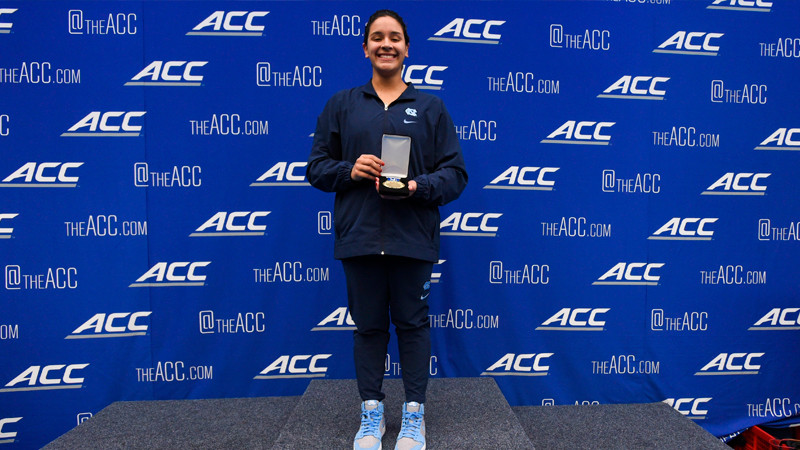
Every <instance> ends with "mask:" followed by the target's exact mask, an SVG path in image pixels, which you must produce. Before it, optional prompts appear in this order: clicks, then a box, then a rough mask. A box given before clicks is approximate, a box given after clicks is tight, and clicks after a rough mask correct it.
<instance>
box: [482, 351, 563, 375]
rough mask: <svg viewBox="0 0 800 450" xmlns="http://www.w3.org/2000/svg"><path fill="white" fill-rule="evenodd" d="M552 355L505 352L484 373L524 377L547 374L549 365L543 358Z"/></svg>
mask: <svg viewBox="0 0 800 450" xmlns="http://www.w3.org/2000/svg"><path fill="white" fill-rule="evenodd" d="M551 356H553V353H520V354H519V355H515V354H514V353H506V355H505V356H503V357H502V358H500V359H499V360H497V362H496V363H494V364H492V365H491V366H489V368H487V369H486V370H485V371H484V372H483V373H482V374H481V376H484V375H516V376H524V377H536V376H547V374H548V372H547V371H548V370H550V366H546V365H544V364H543V362H544V360H545V359H547V358H549V357H551Z"/></svg>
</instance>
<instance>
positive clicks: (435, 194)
mask: <svg viewBox="0 0 800 450" xmlns="http://www.w3.org/2000/svg"><path fill="white" fill-rule="evenodd" d="M435 145H436V148H435V149H434V154H435V155H436V165H435V168H434V171H433V172H431V173H428V174H423V175H419V176H416V177H414V181H416V182H417V191H416V192H415V193H414V196H413V197H412V198H414V199H415V200H417V201H420V202H423V203H426V204H435V205H439V206H441V205H445V204H447V203H449V202H451V201H453V200H455V199H457V198H458V196H459V195H461V192H462V191H463V190H464V188H465V187H466V186H467V169H466V166H465V165H464V157H463V155H462V154H461V145H460V144H459V142H458V135H457V134H456V129H455V126H454V125H453V119H452V118H451V117H450V114H449V113H448V112H447V109H446V108H445V107H444V104H443V103H442V104H441V112H440V114H439V120H438V122H437V123H436V137H435Z"/></svg>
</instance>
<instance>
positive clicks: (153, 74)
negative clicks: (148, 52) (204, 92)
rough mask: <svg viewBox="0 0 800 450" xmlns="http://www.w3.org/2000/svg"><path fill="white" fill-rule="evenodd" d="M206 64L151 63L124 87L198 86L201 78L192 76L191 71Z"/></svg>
mask: <svg viewBox="0 0 800 450" xmlns="http://www.w3.org/2000/svg"><path fill="white" fill-rule="evenodd" d="M206 64H208V61H153V62H151V63H150V64H148V65H147V67H145V68H144V69H142V71H141V72H139V73H137V74H136V75H135V76H134V77H133V78H131V80H130V81H128V82H127V83H125V86H200V85H201V82H202V81H203V76H202V75H197V74H193V73H192V71H193V70H194V69H195V67H203V66H205V65H206ZM184 66H185V67H184ZM181 68H183V69H182V70H183V73H181ZM173 69H175V70H173ZM143 79H144V80H143ZM147 79H149V81H146V80H147ZM139 80H142V81H139Z"/></svg>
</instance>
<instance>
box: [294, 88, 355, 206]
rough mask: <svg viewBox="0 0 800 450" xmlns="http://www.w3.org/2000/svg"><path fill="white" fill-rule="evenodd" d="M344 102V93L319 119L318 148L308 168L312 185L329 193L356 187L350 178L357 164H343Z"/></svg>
mask: <svg viewBox="0 0 800 450" xmlns="http://www.w3.org/2000/svg"><path fill="white" fill-rule="evenodd" d="M341 98H342V93H341V92H340V93H338V94H336V95H334V96H333V97H331V99H330V100H328V103H327V104H326V105H325V108H324V109H323V110H322V113H321V114H320V115H319V117H318V118H317V128H316V130H315V131H314V144H313V145H312V147H311V154H310V155H309V157H308V165H307V166H306V178H307V179H308V182H309V183H311V185H312V186H314V187H315V188H317V189H320V190H322V191H325V192H340V191H345V190H348V189H351V188H352V187H353V186H355V182H354V181H353V180H352V179H351V178H350V171H351V170H352V169H353V164H352V163H351V162H349V161H343V160H342V139H341V135H340V123H339V113H338V111H339V105H340V104H341Z"/></svg>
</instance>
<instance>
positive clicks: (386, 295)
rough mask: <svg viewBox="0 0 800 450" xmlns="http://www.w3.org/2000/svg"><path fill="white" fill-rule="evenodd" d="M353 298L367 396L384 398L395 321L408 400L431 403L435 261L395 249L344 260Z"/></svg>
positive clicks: (361, 389)
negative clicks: (428, 398)
mask: <svg viewBox="0 0 800 450" xmlns="http://www.w3.org/2000/svg"><path fill="white" fill-rule="evenodd" d="M342 266H343V267H344V273H345V278H346V279H347V304H348V308H350V315H351V317H352V318H353V321H354V322H355V324H356V331H354V332H353V359H354V360H355V366H356V379H357V381H358V393H359V395H360V396H361V399H362V400H383V399H384V397H385V395H384V393H383V391H382V386H383V375H384V369H385V361H386V351H387V346H388V344H389V323H390V321H391V323H393V324H394V326H395V332H396V334H397V345H398V347H399V351H400V366H401V368H402V369H401V370H402V375H403V386H404V388H405V394H406V401H407V402H418V403H425V392H426V390H427V388H428V371H429V366H430V358H431V338H430V321H429V319H428V295H429V294H430V284H431V283H430V280H431V271H432V270H433V263H432V262H429V261H422V260H418V259H413V258H405V257H401V256H389V255H368V256H358V257H354V258H347V259H343V260H342Z"/></svg>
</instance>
